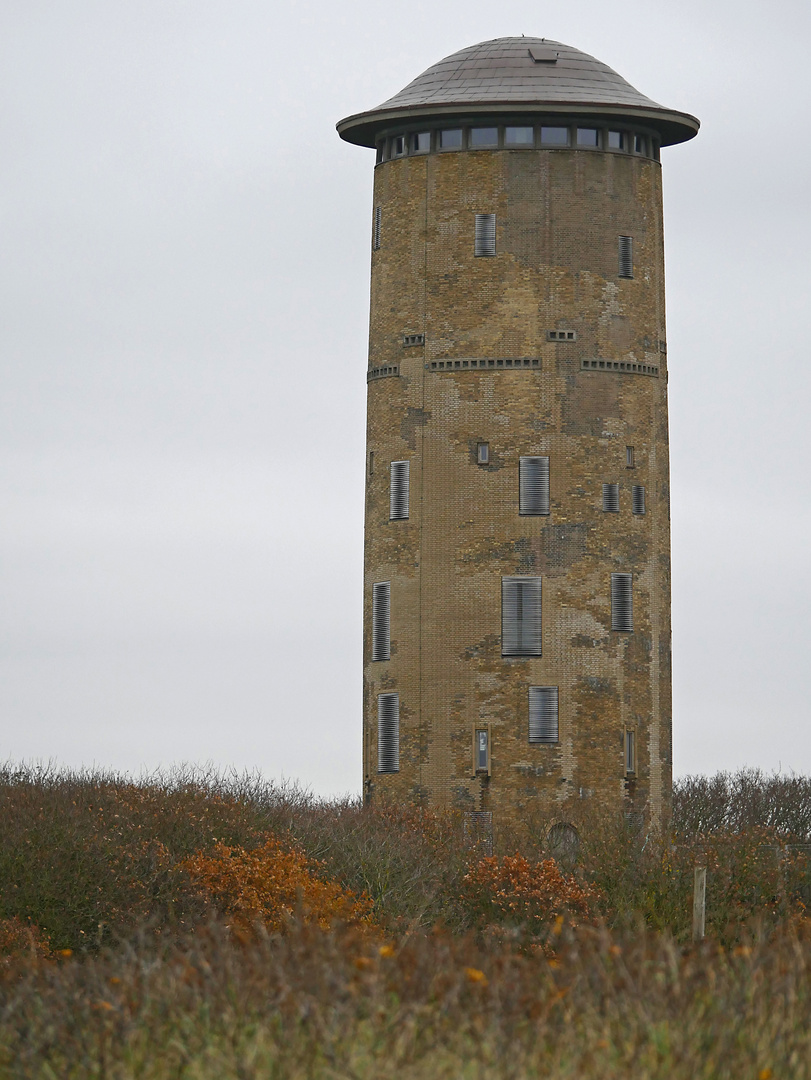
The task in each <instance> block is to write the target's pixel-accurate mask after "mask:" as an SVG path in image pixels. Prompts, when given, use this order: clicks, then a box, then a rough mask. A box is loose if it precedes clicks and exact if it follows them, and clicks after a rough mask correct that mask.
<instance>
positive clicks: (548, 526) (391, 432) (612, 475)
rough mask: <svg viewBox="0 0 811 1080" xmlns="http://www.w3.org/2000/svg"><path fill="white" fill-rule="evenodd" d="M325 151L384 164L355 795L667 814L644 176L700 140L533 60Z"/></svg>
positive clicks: (662, 376)
mask: <svg viewBox="0 0 811 1080" xmlns="http://www.w3.org/2000/svg"><path fill="white" fill-rule="evenodd" d="M338 131H339V133H340V135H341V137H342V138H344V139H346V140H348V141H350V142H354V143H357V144H360V145H362V146H369V147H374V148H375V149H376V152H377V164H376V166H375V183H374V207H373V214H372V287H371V323H370V335H369V366H368V372H367V379H368V435H367V459H366V474H367V476H366V540H365V592H364V740H363V746H364V780H365V791H366V796H367V798H371V797H373V796H374V795H375V793H381V794H385V795H387V796H388V797H390V798H395V799H401V800H421V801H426V802H428V803H429V804H452V805H457V806H460V807H461V808H463V809H467V810H469V811H473V812H478V813H483V814H485V815H489V814H491V813H496V814H499V815H504V816H505V817H507V816H514V817H515V816H518V815H522V814H526V813H527V812H528V811H529V810H530V809H532V808H533V807H535V808H537V809H538V810H541V811H542V812H544V813H549V812H552V813H553V814H555V813H559V814H561V815H564V814H565V810H564V809H563V808H562V807H561V805H560V804H565V803H566V802H567V800H570V799H575V798H592V799H594V800H597V801H599V802H600V803H602V804H603V805H611V804H613V805H615V806H620V805H623V803H624V804H625V805H626V807H627V809H628V810H629V811H630V812H633V813H643V812H646V811H647V812H649V813H650V814H652V815H653V816H654V817H659V816H661V815H662V814H663V813H665V814H666V812H667V806H668V802H669V794H670V786H671V674H670V672H671V664H670V531H669V519H670V515H669V474H668V428H667V344H666V341H667V338H666V334H665V302H664V259H663V237H662V189H661V168H660V163H659V151H660V147H661V146H666V145H669V144H672V143H677V142H683V141H685V140H687V139H689V138H692V137H693V136H694V135H695V134H696V132H697V131H698V121H697V120H695V119H694V118H693V117H691V116H688V115H686V114H684V113H677V112H673V111H671V110H668V109H664V108H662V107H661V106H659V105H657V104H656V103H655V102H653V101H650V100H649V99H648V98H646V97H644V96H643V95H642V94H640V93H639V92H638V91H636V90H635V89H634V88H633V87H632V86H630V85H629V84H628V83H627V82H625V80H624V79H622V78H621V77H620V76H619V75H617V74H616V73H615V72H613V71H612V70H611V69H610V68H608V67H606V66H605V65H604V64H602V63H600V62H599V61H597V60H595V59H594V58H593V57H590V56H587V55H586V54H584V53H582V52H579V51H578V50H576V49H573V48H570V47H569V46H567V45H561V44H559V43H557V42H550V41H546V40H542V39H537V38H525V37H522V38H501V39H498V40H495V41H488V42H483V43H482V44H479V45H475V46H472V47H471V48H467V49H463V50H462V51H461V52H458V53H455V54H454V55H452V56H450V57H447V58H446V59H445V60H442V61H440V63H438V64H436V65H435V66H434V67H432V68H429V69H428V71H426V72H424V73H423V74H422V75H420V76H419V77H418V78H417V79H415V80H414V82H412V83H411V84H410V85H409V86H407V87H406V88H405V89H404V90H403V91H401V93H399V94H398V95H396V96H395V97H393V98H392V99H390V100H389V101H387V102H385V103H384V104H382V105H380V106H379V107H378V108H376V109H373V110H371V111H370V112H366V113H362V114H359V115H356V116H351V117H349V118H347V119H345V120H342V121H341V122H340V123H339V124H338Z"/></svg>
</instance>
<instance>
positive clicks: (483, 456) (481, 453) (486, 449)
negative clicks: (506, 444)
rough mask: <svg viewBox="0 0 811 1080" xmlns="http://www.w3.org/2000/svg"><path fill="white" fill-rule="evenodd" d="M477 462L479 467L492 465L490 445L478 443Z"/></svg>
mask: <svg viewBox="0 0 811 1080" xmlns="http://www.w3.org/2000/svg"><path fill="white" fill-rule="evenodd" d="M476 461H477V463H478V464H479V465H489V464H490V443H486V442H480V443H476Z"/></svg>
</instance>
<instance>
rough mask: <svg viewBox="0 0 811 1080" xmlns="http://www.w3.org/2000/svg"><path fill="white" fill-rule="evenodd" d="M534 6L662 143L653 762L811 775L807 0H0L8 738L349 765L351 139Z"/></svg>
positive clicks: (356, 223)
mask: <svg viewBox="0 0 811 1080" xmlns="http://www.w3.org/2000/svg"><path fill="white" fill-rule="evenodd" d="M520 33H526V34H528V35H538V36H545V37H549V38H553V39H555V40H559V41H564V42H566V43H568V44H571V45H574V46H576V47H577V48H580V49H583V50H584V51H586V52H589V53H592V54H593V55H595V56H597V57H599V58H600V59H601V60H603V61H605V62H606V63H608V64H609V65H610V66H612V67H613V68H615V69H616V70H617V71H619V72H620V74H622V75H623V76H624V77H625V78H627V79H628V80H629V81H630V82H631V83H632V84H633V85H634V86H636V87H637V88H638V89H639V90H640V91H641V92H642V93H644V94H647V95H648V96H649V97H652V98H653V99H654V100H657V101H659V102H661V103H662V104H665V105H668V106H671V107H673V108H675V109H680V110H684V111H687V112H691V113H694V114H695V115H697V116H698V117H699V118H700V119H701V121H702V130H701V133H700V135H699V136H698V138H697V139H696V140H695V141H694V142H692V143H688V144H687V145H684V146H678V147H672V148H669V149H666V150H665V151H664V152H663V155H662V157H663V167H664V185H665V226H666V251H667V274H668V324H669V325H668V345H669V348H668V359H669V366H670V384H669V387H670V410H671V435H672V443H671V454H672V457H671V466H672V492H673V556H674V561H673V595H674V604H673V621H674V675H675V699H674V766H675V771H676V773H677V774H684V773H686V772H709V771H714V770H716V769H719V768H736V767H737V766H740V765H743V764H750V765H760V766H762V767H764V768H766V769H772V768H775V769H776V768H778V767H780V766H781V767H782V768H783V769H784V770H785V769H794V770H795V771H798V772H811V717H810V716H809V713H810V711H811V710H810V708H809V692H808V683H809V663H808V660H807V657H808V654H809V653H811V626H809V618H808V610H809V606H810V604H809V601H810V600H811V567H810V566H809V557H808V537H809V531H810V529H809V525H810V524H811V521H810V520H809V519H811V474H810V472H809V468H808V464H807V462H808V459H809V452H810V451H811V424H809V389H810V388H811V363H810V362H809V359H811V358H809V346H808V331H807V325H806V324H807V319H808V316H807V309H808V296H809V278H810V277H811V273H810V272H809V253H810V252H811V209H810V208H809V207H810V206H811V200H810V199H809V181H808V177H809V174H810V173H811V137H810V136H809V131H811V123H810V122H809V115H808V113H809V101H811V65H809V51H810V49H811V5H809V4H808V2H807V0H772V2H770V3H766V2H763V0H759V2H751V0H750V2H748V3H747V2H746V0H736V2H734V3H733V2H731V0H644V2H643V0H620V2H617V3H614V4H611V5H606V4H605V3H603V2H597V0H567V2H566V3H562V2H559V3H557V4H550V3H546V4H544V3H538V2H537V0H536V2H532V3H529V2H523V0H502V2H501V3H499V4H493V3H492V0H488V2H483V0H465V2H462V0H432V2H431V3H426V2H422V0H415V2H411V3H408V4H399V5H397V4H390V5H387V6H385V5H382V4H380V3H372V2H371V0H360V2H352V0H349V2H345V3H341V4H334V3H326V2H324V0H321V2H319V3H298V4H297V5H295V6H293V5H287V4H285V5H282V4H273V3H269V2H267V0H265V2H261V3H260V2H258V0H189V2H184V0H114V2H111V0H47V2H44V0H3V3H2V5H0V145H2V157H1V158H0V191H1V193H2V198H1V199H0V230H1V231H2V232H1V236H0V358H1V359H2V382H0V386H1V387H2V393H1V394H0V398H1V401H0V408H1V409H2V413H1V415H0V445H1V448H2V454H1V455H0V500H1V502H0V505H1V507H2V511H1V513H0V549H1V552H2V567H1V573H2V580H1V581H0V635H1V638H0V640H1V641H2V680H1V686H2V689H1V690H0V694H1V695H2V696H1V698H0V717H2V727H0V732H1V733H2V741H1V742H0V759H2V758H13V759H20V758H24V759H54V760H56V761H58V762H61V763H65V764H69V765H80V764H87V765H89V764H93V763H95V764H99V765H106V766H113V767H116V768H120V769H125V770H131V771H135V772H137V771H138V770H139V769H140V768H142V767H147V768H152V767H154V766H156V765H158V764H164V765H166V764H168V763H171V762H175V761H193V762H205V761H213V762H215V763H216V764H218V765H221V766H226V765H235V766H237V767H238V768H243V767H248V768H253V767H257V768H259V769H261V770H262V771H263V772H264V773H265V774H266V775H268V776H275V777H279V776H282V775H284V776H287V777H291V778H298V779H299V780H301V781H302V783H304V784H305V785H308V786H310V787H312V788H313V789H314V790H315V791H317V792H320V793H324V794H330V793H336V792H344V791H358V790H359V789H360V785H361V761H360V752H361V739H360V734H361V726H360V723H361V721H360V706H361V585H362V530H363V521H362V517H363V463H364V446H363V444H364V435H365V399H366V384H365V368H366V353H367V319H368V303H369V298H368V286H369V280H368V279H369V229H370V213H371V209H370V208H371V185H372V166H373V153H372V151H368V150H363V149H361V148H359V147H354V146H348V145H346V144H344V143H342V142H341V141H340V140H339V139H338V137H337V135H336V134H335V129H334V125H335V122H336V121H337V120H338V119H339V118H341V117H343V116H345V115H347V114H350V113H353V112H358V111H360V110H363V109H366V108H369V107H371V106H373V105H375V104H377V103H378V102H380V101H382V100H384V99H385V98H387V97H389V96H390V95H391V94H393V93H394V92H396V91H397V90H399V89H400V88H401V87H402V86H404V85H405V84H406V83H407V82H409V81H410V80H411V79H412V78H414V77H415V76H416V75H417V74H419V73H420V72H421V71H423V70H424V69H425V68H426V67H428V66H429V65H431V64H432V63H434V62H435V61H437V60H439V59H440V58H441V57H443V56H445V55H447V54H448V53H451V52H454V51H455V50H457V49H460V48H462V47H464V46H466V45H470V44H473V43H475V42H477V41H481V40H484V39H487V38H493V37H500V36H505V35H510V34H520Z"/></svg>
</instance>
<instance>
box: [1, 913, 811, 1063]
mask: <svg viewBox="0 0 811 1080" xmlns="http://www.w3.org/2000/svg"><path fill="white" fill-rule="evenodd" d="M553 944H554V946H555V952H556V956H555V957H554V958H553V959H552V960H551V962H550V961H549V960H547V959H546V958H544V957H543V956H542V955H539V954H538V953H537V952H536V953H534V954H529V955H527V953H526V952H525V951H522V950H520V949H516V948H513V947H510V944H509V942H505V941H504V940H499V941H493V942H488V940H486V939H485V940H482V941H479V942H476V941H473V940H472V939H470V938H459V937H455V936H453V935H449V934H444V933H442V934H424V933H415V934H412V935H410V936H404V937H403V938H401V939H397V940H394V941H386V942H385V943H382V941H381V939H379V938H374V937H372V936H370V935H369V934H368V932H367V933H363V932H361V931H358V930H354V931H333V932H324V931H321V930H319V929H317V928H315V927H312V926H311V927H306V926H297V927H291V928H290V930H289V931H288V933H287V934H286V935H284V936H281V935H270V936H268V935H260V937H259V938H258V940H252V941H251V942H249V943H244V942H242V943H240V942H239V941H236V940H234V938H233V937H232V936H231V935H230V934H229V933H228V932H227V931H225V930H224V929H223V927H222V926H221V925H217V924H209V925H208V926H207V927H206V928H205V929H204V930H203V929H201V930H200V931H198V933H197V934H195V935H193V936H189V937H186V938H185V939H183V940H179V941H175V942H173V941H166V940H164V941H162V942H161V941H158V942H156V941H155V939H154V937H152V936H150V935H143V936H140V937H137V938H135V939H133V940H132V941H130V943H129V944H128V945H127V946H126V947H122V948H119V949H117V950H115V951H111V952H103V953H101V954H98V955H96V956H93V957H88V958H86V959H84V960H81V961H77V960H76V959H74V958H68V959H65V960H63V961H61V962H59V963H54V962H50V963H49V962H42V961H40V962H38V963H34V962H31V963H28V964H26V965H25V966H24V968H23V969H22V970H21V971H20V972H19V973H18V974H17V975H16V976H12V974H11V972H7V974H6V978H5V980H4V983H3V985H2V988H1V989H2V1013H1V1014H0V1072H1V1074H2V1075H3V1076H4V1077H9V1078H17V1077H20V1078H22V1077H25V1078H29V1077H31V1078H33V1077H49V1078H52V1077H60V1078H66V1080H67V1078H74V1077H75V1078H77V1080H78V1078H82V1080H91V1078H99V1080H101V1078H105V1080H107V1078H109V1080H113V1078H116V1080H117V1078H121V1080H124V1078H127V1080H129V1078H131V1077H132V1078H134V1077H139V1078H142V1080H168V1078H170V1077H171V1078H179V1077H184V1078H185V1077H188V1078H206V1080H208V1078H211V1080H215V1078H216V1080H232V1078H234V1080H236V1078H239V1080H249V1078H256V1080H259V1078H262V1080H265V1078H268V1077H284V1078H291V1080H293V1078H296V1080H297V1078H302V1080H304V1078H308V1080H310V1078H313V1080H317V1078H322V1077H323V1078H325V1080H326V1078H335V1077H353V1078H357V1080H367V1078H368V1080H373V1078H374V1080H380V1078H389V1077H391V1078H393V1077H397V1078H398V1080H399V1078H401V1077H404V1078H406V1080H408V1078H414V1080H417V1078H419V1080H440V1078H444V1077H448V1078H453V1080H459V1078H464V1077H471V1078H474V1077H476V1078H482V1080H484V1078H488V1080H489V1078H498V1080H510V1078H516V1080H518V1078H522V1080H523V1078H530V1077H538V1076H547V1077H554V1078H558V1077H560V1078H563V1077H566V1078H580V1080H592V1078H595V1080H596V1078H600V1080H608V1078H614V1077H617V1078H619V1077H623V1078H625V1077H628V1076H633V1077H635V1078H638V1080H645V1078H648V1077H662V1078H664V1077H667V1078H668V1080H682V1078H683V1080H697V1078H701V1077H706V1078H712V1080H725V1078H730V1080H744V1078H750V1077H751V1078H753V1080H754V1078H758V1077H774V1078H778V1077H779V1078H795V1077H796V1078H801V1077H806V1076H807V1075H808V1074H809V1069H810V1068H811V1065H810V1064H809V1063H811V1030H810V1029H809V1024H808V1019H809V988H810V987H811V981H809V976H811V943H809V941H808V940H806V939H805V938H803V936H802V935H801V934H797V933H794V932H790V931H787V932H786V933H785V934H783V935H781V936H779V937H778V938H776V939H772V940H771V941H769V942H765V941H764V942H757V941H753V942H752V943H751V944H750V945H748V946H738V947H737V948H736V949H735V950H733V951H724V950H722V949H720V948H719V947H718V946H716V945H714V944H711V943H710V944H707V945H706V946H704V947H703V948H702V949H701V950H699V951H692V950H684V949H680V948H679V947H678V946H677V945H675V943H674V942H673V941H672V940H671V939H670V938H668V937H666V936H664V935H658V934H652V933H649V932H646V931H644V930H642V929H640V930H639V932H637V933H634V934H632V935H627V936H624V937H622V938H618V937H616V936H614V935H611V934H609V933H608V932H607V931H605V930H599V929H588V928H582V927H581V928H578V929H577V930H576V931H571V930H568V929H565V928H564V929H563V931H562V933H561V934H560V937H559V938H557V939H554V938H553Z"/></svg>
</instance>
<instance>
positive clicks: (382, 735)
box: [377, 694, 400, 773]
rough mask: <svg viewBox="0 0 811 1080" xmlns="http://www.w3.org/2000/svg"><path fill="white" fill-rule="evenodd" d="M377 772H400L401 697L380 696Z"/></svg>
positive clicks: (378, 707) (378, 701)
mask: <svg viewBox="0 0 811 1080" xmlns="http://www.w3.org/2000/svg"><path fill="white" fill-rule="evenodd" d="M377 771H378V772H379V773H396V772H399V771H400V695H399V694H378V698H377Z"/></svg>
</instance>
